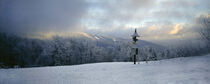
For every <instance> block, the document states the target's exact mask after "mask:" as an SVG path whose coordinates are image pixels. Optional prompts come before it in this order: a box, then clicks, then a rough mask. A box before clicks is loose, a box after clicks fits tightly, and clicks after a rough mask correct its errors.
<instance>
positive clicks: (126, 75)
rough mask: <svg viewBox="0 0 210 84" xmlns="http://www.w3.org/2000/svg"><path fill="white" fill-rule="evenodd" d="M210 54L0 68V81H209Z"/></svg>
mask: <svg viewBox="0 0 210 84" xmlns="http://www.w3.org/2000/svg"><path fill="white" fill-rule="evenodd" d="M209 83H210V55H206V56H197V57H186V58H184V57H182V58H174V59H168V60H161V61H155V62H154V61H153V62H149V63H144V62H140V63H139V64H137V65H133V63H132V62H112V63H94V64H83V65H75V66H58V67H41V68H24V69H0V84H209Z"/></svg>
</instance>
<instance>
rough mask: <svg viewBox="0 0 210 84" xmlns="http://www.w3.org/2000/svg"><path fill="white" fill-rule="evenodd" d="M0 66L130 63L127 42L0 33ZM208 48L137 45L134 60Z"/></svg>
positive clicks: (196, 52) (198, 52) (200, 45)
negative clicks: (31, 37)
mask: <svg viewBox="0 0 210 84" xmlns="http://www.w3.org/2000/svg"><path fill="white" fill-rule="evenodd" d="M0 38H1V39H0V67H1V68H12V67H39V66H59V65H75V64H84V63H96V62H122V61H123V62H128V61H132V56H131V45H132V44H131V42H129V41H110V42H107V41H101V40H92V39H88V38H75V37H59V36H54V37H53V38H52V39H46V40H40V39H30V38H23V37H19V36H16V35H9V34H6V33H0ZM208 49H209V48H208V46H207V45H206V44H204V43H202V42H200V43H198V42H197V43H196V44H195V43H193V42H189V43H185V44H183V45H180V46H167V47H157V46H141V47H139V54H138V56H137V57H138V58H137V60H138V61H153V60H160V59H167V58H174V57H185V56H195V55H201V54H205V53H207V52H208Z"/></svg>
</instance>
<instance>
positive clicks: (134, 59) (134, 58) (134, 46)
mask: <svg viewBox="0 0 210 84" xmlns="http://www.w3.org/2000/svg"><path fill="white" fill-rule="evenodd" d="M137 37H139V35H138V33H137V31H136V29H135V32H134V34H133V35H132V38H133V47H132V49H131V51H132V53H133V62H134V64H136V55H137V54H138V47H137V46H136V42H137V41H138V39H137Z"/></svg>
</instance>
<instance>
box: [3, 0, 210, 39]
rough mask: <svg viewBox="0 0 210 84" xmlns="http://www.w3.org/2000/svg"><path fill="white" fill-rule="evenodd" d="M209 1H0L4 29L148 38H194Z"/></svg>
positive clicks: (205, 16) (207, 8) (18, 31)
mask: <svg viewBox="0 0 210 84" xmlns="http://www.w3.org/2000/svg"><path fill="white" fill-rule="evenodd" d="M209 14H210V1H209V0H0V31H3V32H8V33H15V34H33V35H34V34H35V35H36V34H37V35H38V34H40V33H44V34H48V33H52V32H53V33H56V34H60V33H71V32H85V33H89V34H97V35H107V36H115V37H123V38H128V37H129V36H130V35H131V34H132V33H133V32H134V28H137V29H138V33H139V34H140V35H141V36H142V39H145V40H148V39H149V40H151V39H152V40H161V39H177V38H178V39H180V38H192V37H195V36H196V35H197V31H199V28H200V26H199V21H202V20H200V19H203V18H209V16H210V15H209Z"/></svg>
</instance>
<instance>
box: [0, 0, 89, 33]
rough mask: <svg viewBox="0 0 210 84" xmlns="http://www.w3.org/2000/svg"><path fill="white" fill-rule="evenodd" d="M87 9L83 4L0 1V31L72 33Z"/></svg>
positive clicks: (75, 1) (71, 0) (59, 0)
mask: <svg viewBox="0 0 210 84" xmlns="http://www.w3.org/2000/svg"><path fill="white" fill-rule="evenodd" d="M87 5H88V4H86V3H85V2H84V1H83V0H1V1H0V31H5V32H16V33H22V32H34V31H35V32H39V31H54V30H56V31H66V30H70V31H74V30H76V29H78V27H77V26H78V25H79V24H80V18H82V16H83V14H84V13H85V12H86V8H87Z"/></svg>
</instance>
